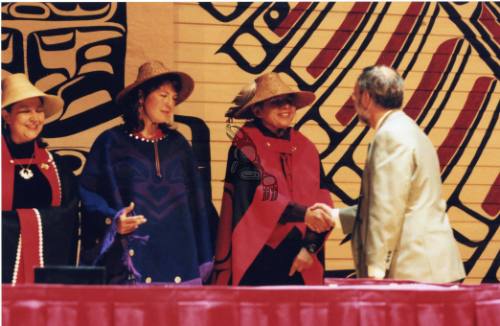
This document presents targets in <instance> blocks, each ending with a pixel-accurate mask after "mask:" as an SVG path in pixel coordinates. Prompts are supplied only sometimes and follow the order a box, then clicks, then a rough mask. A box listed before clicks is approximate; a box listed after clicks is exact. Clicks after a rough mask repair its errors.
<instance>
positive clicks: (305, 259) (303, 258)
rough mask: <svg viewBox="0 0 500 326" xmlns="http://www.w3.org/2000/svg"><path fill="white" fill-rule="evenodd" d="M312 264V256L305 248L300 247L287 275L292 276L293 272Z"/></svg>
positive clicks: (300, 270)
mask: <svg viewBox="0 0 500 326" xmlns="http://www.w3.org/2000/svg"><path fill="white" fill-rule="evenodd" d="M312 264H313V256H312V254H310V253H309V252H308V251H307V250H306V248H302V249H300V251H299V253H298V255H297V257H295V259H294V261H293V263H292V267H291V268H290V272H289V273H288V276H293V274H295V272H299V273H301V272H302V271H303V270H305V269H308V268H309V267H311V266H312Z"/></svg>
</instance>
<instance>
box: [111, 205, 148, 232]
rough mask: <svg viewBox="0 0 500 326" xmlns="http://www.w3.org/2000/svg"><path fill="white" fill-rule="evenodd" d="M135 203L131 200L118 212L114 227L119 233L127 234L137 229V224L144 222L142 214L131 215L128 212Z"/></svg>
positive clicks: (132, 208)
mask: <svg viewBox="0 0 500 326" xmlns="http://www.w3.org/2000/svg"><path fill="white" fill-rule="evenodd" d="M134 207H135V204H134V203H133V202H131V203H130V205H128V207H124V208H122V209H121V210H120V211H119V212H118V213H116V214H117V215H118V216H119V217H118V218H117V219H116V229H117V232H118V233H119V234H121V235H125V234H129V233H132V232H134V231H135V230H137V228H138V227H139V225H141V224H143V223H146V222H147V220H146V218H145V217H144V215H131V216H128V214H129V213H130V212H132V211H133V210H134Z"/></svg>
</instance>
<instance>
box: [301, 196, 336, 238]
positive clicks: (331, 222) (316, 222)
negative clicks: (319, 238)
mask: <svg viewBox="0 0 500 326" xmlns="http://www.w3.org/2000/svg"><path fill="white" fill-rule="evenodd" d="M304 223H305V224H306V226H307V227H308V228H309V229H311V230H313V231H314V232H317V233H322V232H326V231H328V230H330V229H332V228H335V226H336V223H335V219H334V210H333V209H332V208H331V207H330V206H328V205H326V204H323V203H316V204H314V205H312V206H309V207H308V208H307V210H306V215H305V217H304Z"/></svg>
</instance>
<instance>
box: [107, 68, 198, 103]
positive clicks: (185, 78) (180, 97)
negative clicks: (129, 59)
mask: <svg viewBox="0 0 500 326" xmlns="http://www.w3.org/2000/svg"><path fill="white" fill-rule="evenodd" d="M175 76H176V77H178V78H179V80H180V82H181V85H180V90H179V93H178V94H177V104H179V103H182V102H183V101H184V100H185V99H187V98H188V97H189V95H191V92H192V91H193V88H194V81H193V78H191V76H189V75H188V74H186V73H184V72H180V71H173V70H170V69H168V68H167V67H165V66H164V65H163V63H161V62H160V61H156V60H154V61H148V62H146V63H144V64H142V65H141V66H140V67H139V71H138V72H137V79H136V80H135V82H133V83H132V84H130V85H128V86H127V87H125V88H124V89H123V90H122V91H121V92H120V93H118V95H117V96H116V103H118V104H122V103H123V102H124V101H125V100H126V99H127V97H128V96H129V95H130V94H131V93H132V92H133V91H135V90H136V89H137V88H138V87H139V86H141V85H143V84H144V83H146V82H148V81H151V80H153V79H157V78H158V79H161V78H168V77H175Z"/></svg>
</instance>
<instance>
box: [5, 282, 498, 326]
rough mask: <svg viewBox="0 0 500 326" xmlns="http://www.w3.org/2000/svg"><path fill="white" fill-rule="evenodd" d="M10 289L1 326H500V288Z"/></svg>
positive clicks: (335, 285)
mask: <svg viewBox="0 0 500 326" xmlns="http://www.w3.org/2000/svg"><path fill="white" fill-rule="evenodd" d="M328 283H330V285H329V286H322V287H254V288H251V287H247V288H244V287H212V286H210V287H176V286H135V287H130V286H69V285H25V286H16V287H11V286H6V285H4V286H3V288H2V290H3V293H2V319H3V321H2V325H13V326H18V325H37V326H40V325H51V326H53V325H90V326H97V325H134V326H139V325H153V326H158V325H196V326H198V325H216V326H222V325H251V326H256V325H270V326H278V325H287V326H288V325H314V326H318V325H370V326H372V325H404V326H411V325H425V326H436V325H446V326H450V325H492V326H493V325H495V326H498V325H500V285H498V284H493V285H479V286H463V285H460V286H459V285H455V286H450V285H447V286H437V285H428V284H418V283H405V282H398V283H392V282H387V281H383V282H373V281H363V280H356V281H354V280H329V281H328Z"/></svg>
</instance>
